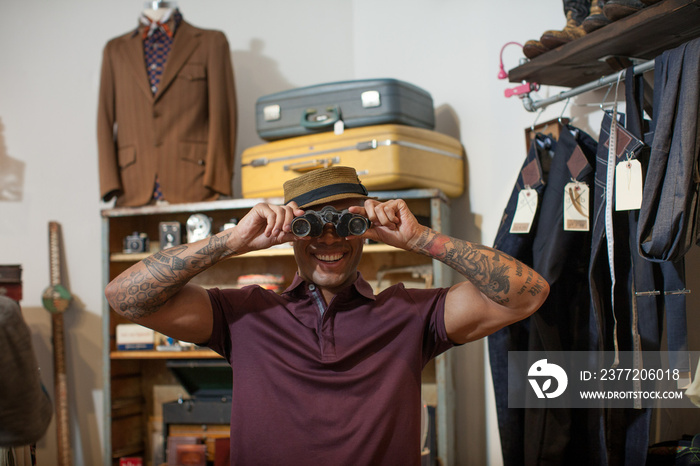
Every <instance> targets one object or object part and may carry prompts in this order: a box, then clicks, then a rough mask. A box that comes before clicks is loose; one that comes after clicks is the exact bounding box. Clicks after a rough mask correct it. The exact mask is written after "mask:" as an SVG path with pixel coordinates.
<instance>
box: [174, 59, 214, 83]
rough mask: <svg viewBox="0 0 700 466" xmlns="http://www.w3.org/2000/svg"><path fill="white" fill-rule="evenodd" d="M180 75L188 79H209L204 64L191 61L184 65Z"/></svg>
mask: <svg viewBox="0 0 700 466" xmlns="http://www.w3.org/2000/svg"><path fill="white" fill-rule="evenodd" d="M178 77H179V78H182V79H186V80H188V81H199V80H201V79H207V69H206V68H205V67H204V66H203V65H197V64H195V63H190V64H187V65H185V66H183V67H182V70H181V71H180V73H178Z"/></svg>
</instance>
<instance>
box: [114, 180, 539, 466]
mask: <svg viewBox="0 0 700 466" xmlns="http://www.w3.org/2000/svg"><path fill="white" fill-rule="evenodd" d="M284 192H285V205H283V206H279V205H271V204H265V203H261V204H258V205H256V206H255V207H254V208H253V209H251V211H250V212H249V213H248V214H247V215H246V216H245V217H243V218H242V219H241V221H240V222H239V223H238V225H237V226H236V227H235V228H232V229H228V230H225V231H223V232H221V233H218V234H217V235H215V236H212V237H210V238H208V239H205V240H202V241H199V242H196V243H190V244H187V245H181V246H176V247H174V248H171V249H167V250H164V251H160V252H158V253H156V254H154V255H152V256H150V257H148V258H146V259H144V260H143V261H141V262H139V263H137V264H135V265H134V266H132V267H131V268H129V269H127V270H126V271H125V272H123V273H122V274H121V275H119V276H118V277H117V278H115V279H114V280H113V281H112V282H111V283H110V284H109V285H108V286H107V289H106V291H105V294H106V296H107V299H108V301H109V303H110V305H111V306H112V308H113V309H114V310H115V311H116V312H118V313H120V314H122V315H124V316H125V317H127V318H129V319H131V320H133V321H134V322H137V323H139V324H141V325H144V326H147V327H150V328H153V329H154V330H156V331H158V332H161V333H164V334H166V335H169V336H171V337H173V338H177V339H179V340H184V341H190V342H194V343H198V344H201V345H207V346H209V347H211V348H212V349H214V350H215V351H216V352H218V353H219V354H221V355H222V356H223V357H225V358H226V360H227V361H228V362H229V363H230V364H231V366H232V369H233V397H232V400H233V401H232V412H231V419H232V422H231V464H236V465H250V464H255V465H281V464H284V465H287V466H293V465H309V464H332V465H370V464H382V465H418V464H420V445H419V444H420V390H421V371H422V369H423V367H424V366H425V365H426V364H427V363H428V362H429V361H430V360H431V359H432V358H434V357H436V356H437V355H439V354H441V353H442V352H444V351H446V350H448V349H449V348H451V347H452V346H454V345H455V344H462V343H466V342H468V341H473V340H476V339H479V338H482V337H484V336H486V335H489V334H490V333H493V332H495V331H496V330H498V329H500V328H502V327H504V326H506V325H509V324H511V323H513V322H516V321H518V320H521V319H524V318H525V317H527V316H529V315H530V314H532V313H533V312H535V311H536V310H537V309H538V308H539V307H540V306H541V305H542V303H543V302H544V300H545V298H546V297H547V294H548V292H549V286H548V285H547V283H546V282H545V281H544V280H543V279H542V277H540V276H539V275H538V274H537V273H535V272H534V271H533V270H531V269H530V268H528V267H527V266H525V265H524V264H522V263H520V262H518V261H516V260H515V259H513V258H512V257H510V256H507V255H505V254H503V253H501V252H499V251H496V250H494V249H491V248H488V247H485V246H482V245H479V244H475V243H471V242H468V241H463V240H459V239H456V238H452V237H449V236H446V235H442V234H440V233H437V232H435V231H433V230H431V229H430V228H429V227H426V226H423V225H421V224H419V223H418V221H417V220H416V218H415V216H414V215H413V214H412V213H411V211H410V210H409V208H408V206H407V205H406V203H405V202H404V201H403V200H401V199H396V200H391V201H388V202H378V201H377V200H375V199H372V198H370V197H368V193H367V190H366V189H365V187H364V186H363V185H362V184H361V183H360V181H359V179H358V177H357V174H356V172H355V170H354V169H353V168H349V167H332V168H326V169H319V170H315V171H312V172H309V173H307V174H305V175H302V176H300V177H298V178H295V179H293V180H290V181H288V182H287V183H285V185H284ZM325 206H332V207H333V208H334V209H335V210H336V211H339V212H340V213H346V214H347V213H350V214H354V215H359V216H362V217H365V218H367V219H368V221H369V228H368V229H367V230H366V231H365V232H364V233H362V234H361V235H358V236H352V235H349V236H341V235H340V234H339V233H341V232H343V233H344V230H343V229H342V228H341V226H340V223H342V222H341V221H339V220H338V221H335V222H334V221H331V222H328V223H325V224H323V222H322V225H323V227H322V228H321V229H320V231H317V232H315V234H313V235H308V236H304V237H297V236H295V235H294V234H293V233H292V229H291V223H292V221H293V220H294V219H295V218H297V217H300V216H304V215H305V214H309V212H310V211H318V210H320V209H322V208H323V207H325ZM345 211H347V212H345ZM312 215H313V214H312ZM334 218H337V217H334ZM356 233H357V232H356ZM366 239H370V240H375V241H380V242H383V243H386V244H389V245H392V246H395V247H398V248H401V249H405V250H408V251H413V252H415V253H417V254H423V255H426V256H429V257H431V258H434V259H437V260H440V261H442V262H444V263H445V264H447V265H449V266H450V267H452V268H454V269H455V270H456V271H458V272H459V273H460V274H462V275H463V276H464V278H465V280H464V281H462V282H460V283H458V284H456V285H454V286H452V287H450V288H438V289H429V290H423V289H407V288H405V287H404V286H403V285H401V284H398V285H394V286H392V287H390V288H388V289H386V290H384V291H382V292H381V293H379V294H378V295H375V294H374V292H373V290H372V288H371V287H370V285H369V284H368V283H367V282H366V281H365V280H364V279H363V277H362V276H361V275H360V273H359V272H358V271H357V267H358V264H359V262H360V259H361V257H362V248H363V244H364V241H365V240H366ZM289 241H291V242H293V245H294V257H295V259H296V262H297V265H298V272H297V274H296V276H295V278H294V280H293V282H292V284H291V285H290V286H289V288H287V289H286V290H285V291H284V293H282V294H277V293H275V292H272V291H268V290H264V289H263V288H261V287H258V286H249V287H245V288H243V289H238V290H237V289H226V290H220V289H211V290H206V289H204V288H201V287H199V286H197V285H194V284H191V283H189V281H190V280H191V279H192V278H193V277H194V276H195V275H197V274H198V273H200V272H202V271H204V270H206V269H207V268H209V267H211V266H212V265H213V264H215V263H217V262H218V261H220V260H222V259H223V258H225V257H228V256H231V255H240V254H244V253H246V252H249V251H254V250H260V249H265V248H268V247H271V246H273V245H276V244H280V243H285V242H289Z"/></svg>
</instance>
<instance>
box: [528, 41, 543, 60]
mask: <svg viewBox="0 0 700 466" xmlns="http://www.w3.org/2000/svg"><path fill="white" fill-rule="evenodd" d="M548 50H549V49H548V48H547V47H545V46H544V45H542V42H540V41H539V40H529V41H527V42H525V44H524V45H523V55H525V56H526V57H527V58H530V59H532V58H535V57H539V56H540V55H542V54H543V53H545V52H546V51H548Z"/></svg>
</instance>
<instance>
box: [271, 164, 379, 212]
mask: <svg viewBox="0 0 700 466" xmlns="http://www.w3.org/2000/svg"><path fill="white" fill-rule="evenodd" d="M340 199H371V198H370V197H369V196H368V195H367V188H365V187H364V186H363V185H362V183H361V182H360V179H359V178H358V176H357V172H356V171H355V169H354V168H352V167H329V168H319V169H316V170H313V171H310V172H308V173H305V174H303V175H301V176H299V177H297V178H293V179H291V180H289V181H286V182H285V183H284V203H285V204H287V203H289V202H291V201H295V202H296V203H297V205H298V206H299V208H301V209H304V208H306V207H311V206H313V205H317V204H324V203H329V202H333V201H337V200H340Z"/></svg>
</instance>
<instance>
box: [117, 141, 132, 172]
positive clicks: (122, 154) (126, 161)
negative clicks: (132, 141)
mask: <svg viewBox="0 0 700 466" xmlns="http://www.w3.org/2000/svg"><path fill="white" fill-rule="evenodd" d="M117 159H118V160H119V168H121V169H124V168H126V167H128V166H130V165H133V164H135V163H136V148H135V147H133V146H128V147H121V148H119V152H118V154H117Z"/></svg>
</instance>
